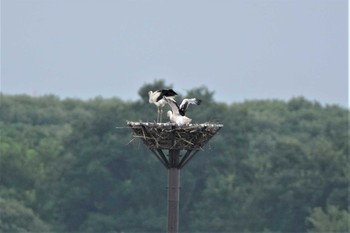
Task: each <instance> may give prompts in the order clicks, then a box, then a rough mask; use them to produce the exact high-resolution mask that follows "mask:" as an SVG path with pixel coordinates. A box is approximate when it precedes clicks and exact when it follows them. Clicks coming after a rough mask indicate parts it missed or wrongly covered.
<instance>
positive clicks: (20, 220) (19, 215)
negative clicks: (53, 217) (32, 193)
mask: <svg viewBox="0 0 350 233" xmlns="http://www.w3.org/2000/svg"><path fill="white" fill-rule="evenodd" d="M49 231H50V227H49V226H48V225H47V224H45V223H44V222H43V221H42V220H41V219H40V218H39V217H38V216H37V215H36V214H34V213H33V211H32V210H31V209H29V208H27V207H25V206H23V205H22V204H21V203H19V202H17V201H15V200H11V199H2V198H0V232H1V233H7V232H49Z"/></svg>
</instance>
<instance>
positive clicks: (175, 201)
mask: <svg viewBox="0 0 350 233" xmlns="http://www.w3.org/2000/svg"><path fill="white" fill-rule="evenodd" d="M168 184H169V188H168V233H178V231H179V200H180V169H177V168H169V170H168Z"/></svg>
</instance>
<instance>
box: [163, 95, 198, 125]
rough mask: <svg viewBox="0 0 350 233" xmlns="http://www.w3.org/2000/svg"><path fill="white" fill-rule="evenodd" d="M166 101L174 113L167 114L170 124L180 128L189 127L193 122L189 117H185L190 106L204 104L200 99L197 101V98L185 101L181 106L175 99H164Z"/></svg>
mask: <svg viewBox="0 0 350 233" xmlns="http://www.w3.org/2000/svg"><path fill="white" fill-rule="evenodd" d="M164 99H165V100H166V101H167V103H168V104H169V105H170V107H171V110H172V111H168V113H167V116H168V117H169V119H170V122H171V123H175V124H177V125H180V126H181V125H187V124H189V123H190V122H191V121H192V119H191V118H188V117H187V116H185V114H186V111H187V109H188V106H190V105H191V104H194V105H200V104H201V102H202V101H201V100H200V99H197V98H192V99H183V100H182V102H181V104H180V106H179V105H178V104H177V103H176V101H175V100H174V99H170V98H166V97H164Z"/></svg>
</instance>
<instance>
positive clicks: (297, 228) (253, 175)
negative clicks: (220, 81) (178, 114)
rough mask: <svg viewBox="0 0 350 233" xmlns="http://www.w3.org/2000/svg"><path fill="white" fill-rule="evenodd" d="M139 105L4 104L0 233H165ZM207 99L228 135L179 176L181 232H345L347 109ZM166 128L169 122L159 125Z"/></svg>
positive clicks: (198, 117) (144, 108) (203, 108)
mask: <svg viewBox="0 0 350 233" xmlns="http://www.w3.org/2000/svg"><path fill="white" fill-rule="evenodd" d="M169 87H171V85H165V83H164V81H155V82H154V83H150V84H145V85H144V86H142V87H141V88H140V90H139V95H140V99H139V100H138V101H124V100H122V99H119V98H111V99H104V98H101V97H97V98H94V99H91V100H79V99H69V98H67V99H60V98H58V97H56V96H42V97H30V96H26V95H5V94H1V107H0V125H1V142H0V172H1V173H0V232H116V233H117V232H125V233H127V232H164V231H165V229H166V208H167V202H166V198H167V197H166V195H167V191H166V183H167V172H166V169H165V168H164V167H163V166H162V165H161V163H160V162H159V161H158V160H157V159H156V158H155V156H153V155H152V153H151V152H150V151H149V150H148V149H147V148H146V147H145V146H144V145H143V144H142V142H141V141H140V140H133V141H132V131H131V130H130V129H129V128H128V127H127V125H126V121H127V120H131V121H152V122H154V121H155V119H156V114H157V112H156V107H155V105H151V104H149V103H148V95H147V92H148V90H156V89H159V88H169ZM186 96H190V97H197V98H200V99H202V100H203V102H202V104H201V105H200V106H196V107H193V108H191V109H189V111H188V115H189V117H191V118H193V123H204V122H215V123H222V124H223V125H224V127H223V128H222V129H221V130H220V131H219V133H218V134H217V135H215V136H214V137H213V138H212V140H211V141H210V142H209V143H208V145H206V146H205V147H204V148H203V151H201V152H199V153H198V154H197V155H196V157H195V158H194V159H193V160H192V161H191V162H190V163H189V164H188V165H187V166H186V167H185V168H184V169H183V170H182V172H181V194H180V196H181V200H180V231H181V232H266V233H267V232H349V219H350V214H349V209H348V208H349V192H348V191H349V180H350V165H349V164H350V163H349V157H348V152H349V124H348V117H349V110H348V109H346V108H342V107H339V106H336V105H326V106H324V105H321V104H319V103H318V102H312V101H309V100H306V99H305V98H303V97H296V98H292V99H290V100H289V101H280V100H251V101H245V102H243V103H233V104H227V103H220V102H216V101H215V100H214V92H212V91H210V90H208V89H207V88H206V87H199V88H195V89H192V90H189V91H187V93H184V94H183V95H179V96H178V97H177V100H181V99H182V98H183V97H186ZM164 118H165V115H164V117H163V119H164Z"/></svg>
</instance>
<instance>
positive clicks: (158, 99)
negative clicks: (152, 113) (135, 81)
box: [148, 89, 177, 123]
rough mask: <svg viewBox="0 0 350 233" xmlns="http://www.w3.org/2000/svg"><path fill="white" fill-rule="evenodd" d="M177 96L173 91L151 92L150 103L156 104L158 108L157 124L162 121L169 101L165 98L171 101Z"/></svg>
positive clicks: (149, 94) (149, 93)
mask: <svg viewBox="0 0 350 233" xmlns="http://www.w3.org/2000/svg"><path fill="white" fill-rule="evenodd" d="M176 95H177V93H176V92H175V91H174V90H173V89H166V90H157V91H154V92H153V91H149V92H148V96H149V103H150V104H152V103H153V104H155V105H156V106H157V108H158V111H157V123H158V122H161V121H162V115H163V109H162V108H163V107H164V105H165V104H166V103H167V101H166V100H165V99H164V97H166V98H169V99H174V97H175V96H176Z"/></svg>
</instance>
